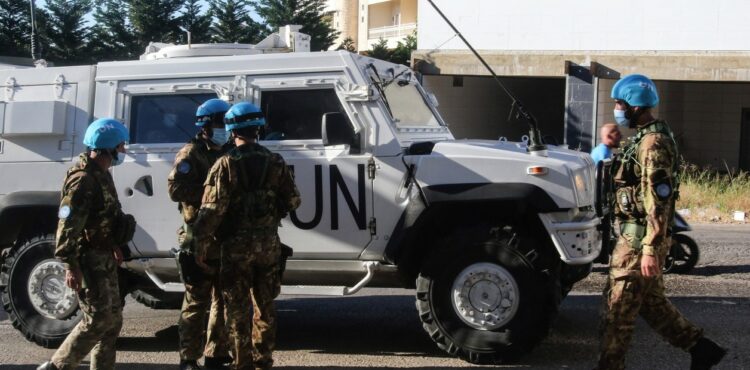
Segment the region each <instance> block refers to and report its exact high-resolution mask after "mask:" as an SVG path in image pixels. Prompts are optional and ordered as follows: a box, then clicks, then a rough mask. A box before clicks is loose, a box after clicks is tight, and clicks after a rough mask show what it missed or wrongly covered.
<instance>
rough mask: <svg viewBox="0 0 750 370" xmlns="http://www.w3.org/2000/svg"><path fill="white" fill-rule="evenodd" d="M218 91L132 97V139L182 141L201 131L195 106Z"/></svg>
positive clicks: (166, 141) (132, 140)
mask: <svg viewBox="0 0 750 370" xmlns="http://www.w3.org/2000/svg"><path fill="white" fill-rule="evenodd" d="M215 97H216V94H213V93H202V94H179V95H135V96H133V97H132V98H131V101H130V143H131V144H155V143H182V142H186V141H187V140H189V139H190V138H191V137H193V136H194V135H195V134H196V133H197V132H198V128H197V127H196V126H195V110H196V109H197V108H198V106H199V105H201V104H203V102H205V101H206V100H208V99H212V98H215Z"/></svg>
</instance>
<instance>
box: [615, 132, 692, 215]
mask: <svg viewBox="0 0 750 370" xmlns="http://www.w3.org/2000/svg"><path fill="white" fill-rule="evenodd" d="M653 133H660V134H663V135H666V136H667V137H669V138H670V139H671V141H672V145H674V149H675V158H674V161H673V164H672V178H673V181H674V183H673V191H674V197H673V199H674V200H677V198H678V197H679V155H677V142H676V141H675V139H674V134H673V133H672V130H671V129H670V127H669V125H667V123H666V122H664V121H661V120H655V121H653V122H651V123H649V124H647V125H646V126H644V127H641V128H639V129H638V132H637V134H636V135H635V137H633V139H631V141H630V143H629V144H628V145H627V146H626V147H625V148H624V149H623V151H622V152H621V153H619V154H617V155H616V156H615V157H614V160H613V163H612V167H611V171H612V172H611V174H612V176H611V178H612V181H613V184H612V189H614V193H615V194H614V199H613V200H614V203H615V204H614V208H613V209H614V210H615V215H616V216H617V217H618V218H619V219H621V220H623V221H625V222H634V223H636V224H639V225H645V217H646V210H645V209H644V206H643V189H641V176H640V173H641V167H642V164H641V163H639V162H638V153H639V149H640V145H641V142H642V141H643V138H644V137H646V135H649V134H653ZM672 208H674V207H672ZM673 211H674V210H673Z"/></svg>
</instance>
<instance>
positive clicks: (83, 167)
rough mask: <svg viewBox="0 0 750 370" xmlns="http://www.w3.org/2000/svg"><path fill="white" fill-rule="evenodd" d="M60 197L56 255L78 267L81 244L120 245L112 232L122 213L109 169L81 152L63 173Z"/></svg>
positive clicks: (82, 245) (101, 246)
mask: <svg viewBox="0 0 750 370" xmlns="http://www.w3.org/2000/svg"><path fill="white" fill-rule="evenodd" d="M61 197H62V200H61V201H60V209H59V211H58V218H59V221H58V224H57V247H56V249H55V257H57V258H59V259H60V260H61V261H62V262H63V263H65V264H66V265H67V267H68V268H69V269H78V268H80V265H79V260H78V257H79V255H80V253H81V249H82V248H95V249H104V248H114V247H119V245H116V244H117V243H116V242H115V240H114V235H113V234H114V232H115V227H116V226H117V225H116V224H117V222H118V220H119V219H121V218H122V217H123V216H124V214H123V212H122V209H121V206H120V201H119V200H118V199H117V192H116V191H115V184H114V182H113V181H112V175H111V174H110V173H109V171H106V170H103V169H102V168H101V167H99V165H97V164H96V163H94V162H93V161H91V159H90V158H89V157H88V156H87V155H86V154H81V155H80V156H79V162H78V163H77V164H76V165H75V166H73V167H72V168H70V169H69V170H68V172H67V174H66V175H65V182H64V184H63V188H62V194H61Z"/></svg>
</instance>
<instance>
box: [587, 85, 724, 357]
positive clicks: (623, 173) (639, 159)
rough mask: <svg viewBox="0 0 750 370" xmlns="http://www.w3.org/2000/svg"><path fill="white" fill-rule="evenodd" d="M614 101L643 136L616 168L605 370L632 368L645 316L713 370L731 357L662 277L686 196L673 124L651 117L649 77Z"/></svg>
mask: <svg viewBox="0 0 750 370" xmlns="http://www.w3.org/2000/svg"><path fill="white" fill-rule="evenodd" d="M612 98H613V99H615V111H614V116H615V120H616V121H617V124H618V125H620V126H624V127H630V128H635V129H637V130H638V132H637V134H636V136H635V138H634V139H633V140H632V141H631V143H630V144H629V145H628V146H627V147H626V148H624V150H623V152H622V154H621V155H619V156H618V157H616V159H615V161H614V163H613V171H614V192H615V194H614V195H615V199H616V201H615V217H616V218H617V221H618V224H619V226H620V237H619V239H618V240H617V244H616V246H615V248H614V251H613V252H612V256H611V260H610V269H609V278H608V281H607V286H606V288H605V291H604V308H605V312H604V313H603V317H602V319H603V320H602V333H601V353H600V357H599V366H598V368H599V369H600V370H604V369H624V368H625V352H626V351H627V347H628V345H629V344H630V339H631V337H632V334H633V328H634V325H635V319H636V317H637V316H638V315H639V314H640V315H641V316H642V317H643V318H644V319H645V320H646V322H647V323H648V324H649V326H651V327H652V328H653V329H654V330H656V331H657V332H658V333H659V334H660V335H661V336H662V337H663V338H664V339H665V340H667V341H668V342H669V343H670V344H672V345H673V346H676V347H679V348H682V349H683V350H685V351H688V352H689V353H690V355H691V359H692V361H691V365H690V368H691V369H692V370H699V369H710V368H711V367H712V366H713V365H716V364H717V363H719V361H721V359H722V357H724V355H725V353H726V351H725V350H724V349H722V348H721V347H719V346H718V345H717V344H716V343H714V342H713V341H711V340H709V339H708V338H706V337H704V336H703V330H702V329H700V328H698V327H697V326H695V325H694V324H692V323H691V322H689V321H688V320H687V319H685V317H683V316H682V314H680V312H679V311H677V309H676V308H675V307H674V306H673V305H672V303H670V302H669V300H668V299H667V298H666V297H665V296H664V279H663V276H662V274H661V271H662V268H663V267H664V260H665V258H666V256H667V254H668V253H669V248H670V245H671V240H670V239H671V236H670V231H669V227H670V223H671V222H672V220H673V218H674V207H675V200H676V198H677V196H678V194H679V193H678V187H679V184H678V181H677V170H678V158H679V157H678V154H677V144H676V143H675V141H674V136H673V134H672V131H671V129H670V128H669V126H668V125H667V123H666V122H665V121H663V120H660V119H656V118H655V117H653V115H652V112H651V108H653V107H655V106H656V105H657V104H658V103H659V96H658V94H657V91H656V86H655V85H654V83H653V82H652V81H651V80H650V79H648V78H647V77H646V76H642V75H629V76H626V77H624V78H622V79H620V80H619V81H617V83H615V85H614V87H613V88H612Z"/></svg>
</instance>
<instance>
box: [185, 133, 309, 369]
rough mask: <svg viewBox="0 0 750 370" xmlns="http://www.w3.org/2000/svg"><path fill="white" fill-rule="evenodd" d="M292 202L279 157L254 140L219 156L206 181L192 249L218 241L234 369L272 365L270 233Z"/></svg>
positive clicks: (274, 260)
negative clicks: (196, 242) (214, 236)
mask: <svg viewBox="0 0 750 370" xmlns="http://www.w3.org/2000/svg"><path fill="white" fill-rule="evenodd" d="M299 204H300V196H299V192H298V190H297V187H296V186H295V184H294V179H293V178H292V174H291V172H290V170H289V169H288V167H287V166H286V163H284V160H283V158H281V156H280V155H278V154H274V153H271V152H270V151H269V150H268V149H266V148H264V147H262V146H261V145H259V144H256V143H251V144H246V145H242V146H240V147H238V148H235V149H234V150H232V151H230V152H229V153H228V154H227V155H225V156H223V157H222V158H221V159H219V160H218V161H217V162H216V164H215V165H214V166H213V167H212V168H211V171H210V173H209V175H208V179H207V180H206V187H205V192H204V194H203V204H202V205H201V209H200V211H199V213H198V219H197V220H196V221H195V237H196V239H197V241H198V244H197V245H198V246H199V247H200V248H209V249H210V248H213V247H214V244H212V243H211V242H210V241H209V240H210V239H211V238H212V237H213V235H219V236H220V237H221V239H222V240H221V258H222V260H221V263H222V265H221V274H222V279H224V281H231V282H232V284H227V285H225V286H224V291H223V292H224V300H225V302H226V308H227V323H228V325H229V331H230V334H231V340H232V341H233V347H232V357H234V362H233V364H232V365H233V368H234V369H237V370H240V369H242V370H244V369H253V368H255V369H269V368H271V366H272V365H273V358H272V351H273V349H274V347H275V339H276V314H275V311H274V305H273V299H274V298H275V297H276V296H278V294H279V291H280V287H281V281H280V274H279V258H280V254H281V245H280V241H279V237H278V233H277V231H278V226H279V222H280V220H281V219H282V218H283V217H284V216H285V215H286V213H287V212H289V211H291V210H294V209H296V208H297V207H298V206H299ZM208 253H209V255H210V253H213V252H211V251H209V252H208ZM251 300H252V301H251ZM251 308H252V310H253V316H252V323H251V321H250V315H248V313H249V312H250V310H251ZM249 334H252V335H249Z"/></svg>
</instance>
